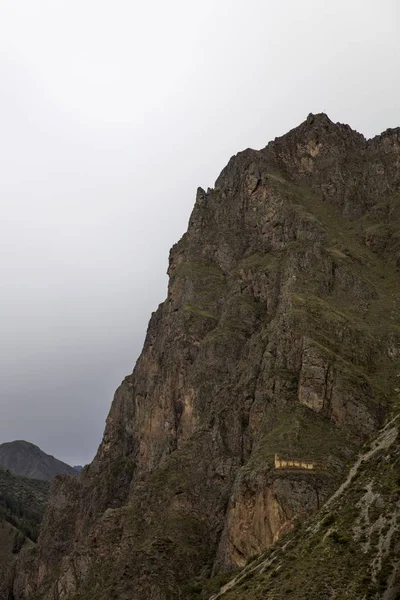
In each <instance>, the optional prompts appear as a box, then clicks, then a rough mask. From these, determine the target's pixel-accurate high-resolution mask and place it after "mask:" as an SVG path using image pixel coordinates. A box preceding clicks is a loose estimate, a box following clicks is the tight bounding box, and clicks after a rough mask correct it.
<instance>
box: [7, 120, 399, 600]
mask: <svg viewBox="0 0 400 600" xmlns="http://www.w3.org/2000/svg"><path fill="white" fill-rule="evenodd" d="M399 212H400V130H388V131H387V132H385V133H383V134H382V135H381V136H379V137H377V138H374V139H373V140H370V141H366V140H365V139H364V137H363V136H362V135H360V134H358V133H356V132H355V131H353V130H352V129H350V127H349V126H347V125H340V124H334V123H332V122H331V121H330V120H329V119H328V117H327V116H326V115H310V116H309V117H308V118H307V120H306V121H305V122H304V123H302V124H301V125H300V126H299V127H298V128H296V129H294V130H293V131H291V132H289V133H288V134H287V135H285V136H283V137H282V138H279V139H276V140H275V141H273V142H271V143H270V144H268V146H267V147H266V148H265V149H263V150H260V151H254V150H246V151H244V152H241V153H239V154H237V155H236V156H234V157H233V158H232V159H231V160H230V162H229V164H228V165H227V167H225V169H224V170H223V171H222V173H221V175H220V177H219V178H218V179H217V181H216V184H215V187H214V189H209V190H207V191H204V190H202V189H199V190H198V191H197V197H196V203H195V207H194V210H193V213H192V215H191V217H190V221H189V227H188V231H187V233H186V234H185V235H184V236H183V238H182V239H181V240H180V241H179V242H178V243H177V244H176V245H175V246H174V247H173V248H172V250H171V254H170V263H169V278H170V279H169V287H168V296H167V299H166V300H165V302H164V303H163V304H161V305H160V306H159V307H158V309H157V311H156V312H155V313H153V314H152V317H151V320H150V324H149V328H148V332H147V337H146V341H145V344H144V348H143V351H142V354H141V356H140V357H139V359H138V361H137V364H136V366H135V368H134V371H133V373H132V374H131V375H129V376H128V377H126V378H125V380H124V381H123V382H122V384H121V386H120V387H119V388H118V390H117V392H116V394H115V398H114V401H113V404H112V407H111V410H110V413H109V416H108V419H107V424H106V428H105V432H104V437H103V441H102V443H101V444H100V447H99V449H98V452H97V455H96V457H95V459H94V461H93V463H92V464H91V465H90V466H88V467H85V468H84V470H83V472H82V474H80V475H79V476H78V477H76V478H74V479H72V478H69V477H57V478H56V479H55V480H54V482H53V486H52V494H51V498H50V502H49V505H48V508H47V513H46V516H45V519H44V523H43V529H42V533H41V536H40V540H39V544H38V547H37V550H36V553H35V555H34V556H29V554H27V555H26V556H25V557H24V558H23V560H21V561H20V564H19V567H18V569H17V574H16V578H15V580H14V585H13V594H14V598H15V599H16V600H23V599H32V600H33V599H35V600H39V599H40V600H50V599H51V600H72V599H76V600H78V598H79V599H80V600H84V599H87V600H89V599H91V600H93V599H94V598H95V599H96V600H109V599H113V598H114V599H116V600H125V599H126V600H128V599H129V600H139V599H140V600H172V599H175V598H176V599H178V598H189V597H191V594H192V593H193V594H194V593H195V591H196V590H197V589H201V586H202V585H203V583H204V582H205V581H207V579H208V578H210V577H211V576H213V575H214V576H215V575H218V574H219V573H223V572H228V571H232V570H234V569H237V568H239V567H242V566H243V565H245V563H246V561H247V560H248V559H249V558H250V557H252V556H253V555H255V554H259V553H261V552H263V551H264V550H265V549H266V548H268V547H269V546H270V545H271V544H272V543H274V542H275V541H277V540H279V538H280V537H281V536H282V535H283V534H284V533H285V532H288V531H289V530H290V529H291V528H293V526H294V525H295V524H296V522H298V521H299V520H302V519H303V518H304V517H305V516H307V515H309V514H311V513H312V512H313V511H315V510H317V509H318V508H319V507H320V506H321V505H322V504H323V503H324V502H325V501H326V500H327V498H328V497H329V496H330V495H331V494H332V493H333V492H334V491H335V489H336V488H337V487H338V485H339V483H340V480H341V478H342V477H343V474H344V471H345V469H346V464H347V463H348V461H349V460H351V459H352V458H353V457H354V456H355V454H356V452H357V450H358V448H359V447H360V446H361V445H362V444H363V443H364V442H365V441H366V440H367V439H369V438H370V437H371V436H373V435H374V433H375V432H376V431H377V430H378V429H379V428H380V427H381V426H382V424H383V423H384V421H385V419H386V417H387V414H388V412H389V411H390V410H392V405H393V400H392V399H393V395H394V396H395V397H396V394H397V392H394V389H395V388H396V385H397V382H398V379H397V376H398V374H399V373H400V364H399V359H400V329H399V326H400V319H399V314H398V310H397V308H398V305H399V302H400V278H399V275H398V272H397V270H396V269H397V264H398V263H400V244H399V241H398V240H399V239H400V237H399V234H400V227H399V226H398V223H399V221H398V214H399ZM399 387H400V386H399ZM275 454H278V455H279V456H280V457H282V458H285V459H296V460H298V459H301V460H306V461H308V462H312V463H313V464H315V469H313V470H310V471H309V470H305V469H303V470H302V469H290V468H288V469H279V470H278V469H275V467H274V457H275ZM196 586H197V587H196ZM199 586H200V587H199ZM193 597H198V596H196V595H194V596H193Z"/></svg>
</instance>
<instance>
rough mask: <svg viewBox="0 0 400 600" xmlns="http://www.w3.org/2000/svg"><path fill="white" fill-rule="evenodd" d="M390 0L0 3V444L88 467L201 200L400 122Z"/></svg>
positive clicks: (395, 19)
mask: <svg viewBox="0 0 400 600" xmlns="http://www.w3.org/2000/svg"><path fill="white" fill-rule="evenodd" d="M399 30H400V4H399V2H398V0H380V1H379V2H378V1H376V0H375V1H369V0H335V1H325V0H314V1H312V0H202V1H201V2H199V1H194V0H168V2H166V1H165V0H153V1H148V2H143V1H140V2H139V1H137V0H64V1H62V0H47V1H45V0H0V161H1V176H0V202H1V217H0V287H1V290H0V292H1V293H0V305H1V311H0V340H1V345H0V403H1V414H0V442H2V441H9V440H13V439H26V440H30V441H32V442H34V443H36V444H38V445H39V446H40V447H41V448H42V449H43V450H45V451H46V452H49V453H50V454H54V455H55V456H57V457H59V458H61V459H62V460H65V461H67V462H69V463H72V464H80V463H86V462H89V461H90V460H91V459H92V457H93V455H94V453H95V451H96V448H97V445H98V444H99V442H100V440H101V436H102V432H103V427H104V420H105V417H106V415H107V412H108V409H109V406H110V403H111V400H112V396H113V393H114V390H115V388H116V387H117V386H118V384H119V383H120V381H121V380H122V378H123V377H124V376H125V375H126V374H128V373H130V372H131V371H132V368H133V366H134V363H135V361H136V358H137V356H138V354H139V352H140V350H141V346H142V343H143V339H144V335H145V331H146V327H147V323H148V319H149V317H150V313H151V312H152V311H153V310H155V308H156V307H157V305H158V304H159V303H160V302H161V301H162V300H163V299H164V297H165V294H166V286H167V278H166V275H165V272H166V269H167V259H168V251H169V248H170V246H171V245H172V244H173V243H174V242H176V241H177V240H178V239H179V237H180V236H181V235H182V234H183V232H184V231H185V229H186V225H187V221H188V217H189V214H190V211H191V209H192V206H193V202H194V197H195V192H196V188H197V186H199V185H200V186H202V187H208V186H209V187H212V186H213V183H214V181H215V179H216V177H217V176H218V174H219V172H220V171H221V170H222V168H223V167H224V166H225V164H226V163H227V162H228V160H229V158H230V156H231V155H232V154H235V153H236V152H238V151H240V150H242V149H244V148H247V147H253V148H261V147H263V146H265V145H266V144H267V142H268V141H269V140H271V139H273V138H274V137H276V136H278V135H281V134H283V133H285V132H286V131H288V130H289V129H291V128H293V127H295V126H296V125H298V124H299V123H300V122H301V121H303V120H304V119H305V118H306V117H307V114H308V113H309V112H322V111H323V112H327V113H328V115H329V116H330V118H331V119H332V120H334V121H341V122H344V123H349V124H350V125H351V126H352V127H353V128H355V129H357V130H359V131H361V132H362V133H364V135H366V136H367V137H370V136H373V135H375V134H377V133H380V132H381V131H382V130H384V129H386V128H388V127H396V126H398V125H399V124H400V123H399V121H400V84H399V73H400V36H399Z"/></svg>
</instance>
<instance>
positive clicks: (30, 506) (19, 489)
mask: <svg viewBox="0 0 400 600" xmlns="http://www.w3.org/2000/svg"><path fill="white" fill-rule="evenodd" d="M49 487H50V486H49V483H48V482H47V481H40V480H37V479H28V478H27V477H19V476H18V475H13V474H12V473H10V471H5V470H2V469H0V522H4V521H6V522H7V523H10V524H11V525H13V526H14V527H16V528H17V529H18V530H19V531H20V532H21V533H22V534H23V535H24V536H26V537H28V538H29V539H31V540H32V541H34V542H35V541H36V540H37V538H38V535H39V527H40V522H41V520H42V518H43V513H44V509H45V505H46V502H47V496H48V493H49Z"/></svg>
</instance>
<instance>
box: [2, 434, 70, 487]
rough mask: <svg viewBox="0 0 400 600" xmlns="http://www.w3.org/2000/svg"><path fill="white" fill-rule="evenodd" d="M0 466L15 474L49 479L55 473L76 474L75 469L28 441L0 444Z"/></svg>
mask: <svg viewBox="0 0 400 600" xmlns="http://www.w3.org/2000/svg"><path fill="white" fill-rule="evenodd" d="M0 467H1V468H3V469H9V470H10V471H12V472H13V473H15V474H16V475H22V476H23V477H31V478H32V479H43V480H47V481H50V480H51V479H52V478H53V477H54V476H55V475H76V473H77V472H76V471H75V469H73V467H70V466H69V465H67V464H66V463H64V462H62V461H61V460H57V459H56V458H54V456H50V455H49V454H46V453H45V452H43V450H41V449H40V448H38V446H35V445H34V444H31V443H30V442H25V441H22V440H17V441H15V442H6V443H4V444H0Z"/></svg>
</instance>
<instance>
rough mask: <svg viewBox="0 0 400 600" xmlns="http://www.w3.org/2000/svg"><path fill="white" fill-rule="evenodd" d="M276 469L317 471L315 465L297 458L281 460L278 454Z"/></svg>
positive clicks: (276, 455) (276, 456)
mask: <svg viewBox="0 0 400 600" xmlns="http://www.w3.org/2000/svg"><path fill="white" fill-rule="evenodd" d="M275 469H305V470H306V471H312V470H313V469H315V464H314V463H312V462H309V461H305V460H300V459H296V458H290V459H287V458H279V456H278V454H275Z"/></svg>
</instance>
